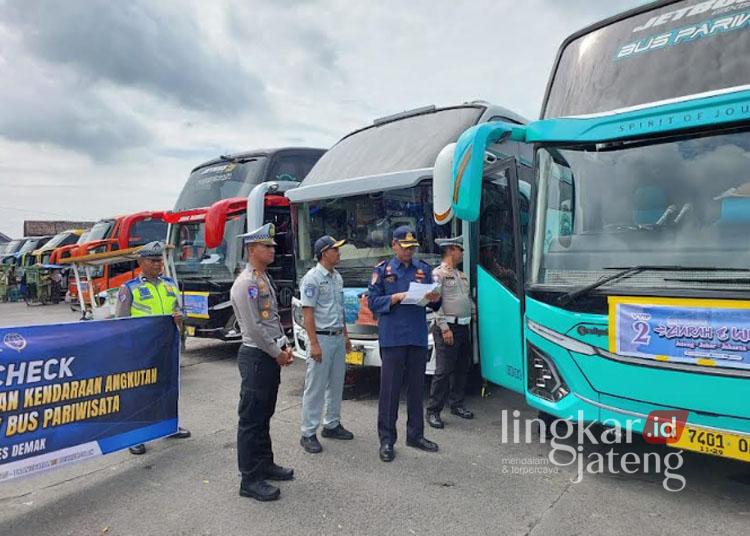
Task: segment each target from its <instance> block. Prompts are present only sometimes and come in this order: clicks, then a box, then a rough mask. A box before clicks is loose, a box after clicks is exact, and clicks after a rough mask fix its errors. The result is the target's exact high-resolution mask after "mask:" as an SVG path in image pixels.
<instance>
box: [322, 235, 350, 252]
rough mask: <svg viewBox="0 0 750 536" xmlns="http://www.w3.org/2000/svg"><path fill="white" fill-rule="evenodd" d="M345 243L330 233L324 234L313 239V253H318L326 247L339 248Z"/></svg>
mask: <svg viewBox="0 0 750 536" xmlns="http://www.w3.org/2000/svg"><path fill="white" fill-rule="evenodd" d="M344 244H346V240H336V239H335V238H333V237H332V236H330V235H324V236H321V237H320V238H318V239H317V240H316V241H315V254H316V255H320V254H321V253H323V252H324V251H325V250H327V249H331V248H340V247H341V246H343V245H344Z"/></svg>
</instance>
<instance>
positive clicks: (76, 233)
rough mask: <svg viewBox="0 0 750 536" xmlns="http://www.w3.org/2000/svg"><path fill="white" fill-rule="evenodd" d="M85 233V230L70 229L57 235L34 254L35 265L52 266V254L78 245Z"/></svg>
mask: <svg viewBox="0 0 750 536" xmlns="http://www.w3.org/2000/svg"><path fill="white" fill-rule="evenodd" d="M83 233H84V230H83V229H68V230H67V231H62V232H61V233H57V234H56V235H55V236H54V237H52V238H51V239H50V240H49V242H47V243H46V244H44V245H43V246H42V247H40V248H38V249H36V250H34V251H33V252H32V255H33V256H34V264H50V263H51V260H52V254H53V253H54V251H55V250H56V249H57V248H59V247H65V246H69V245H73V244H76V243H77V242H78V240H79V239H80V237H81V236H82V235H83Z"/></svg>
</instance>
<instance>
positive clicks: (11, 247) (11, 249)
mask: <svg viewBox="0 0 750 536" xmlns="http://www.w3.org/2000/svg"><path fill="white" fill-rule="evenodd" d="M23 241H24V239H23V238H17V239H16V240H11V241H10V242H8V244H7V245H6V246H5V251H4V253H3V254H4V255H11V254H13V253H16V252H17V251H18V249H19V248H20V247H21V246H22V245H23Z"/></svg>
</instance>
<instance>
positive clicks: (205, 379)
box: [0, 304, 750, 536]
mask: <svg viewBox="0 0 750 536" xmlns="http://www.w3.org/2000/svg"><path fill="white" fill-rule="evenodd" d="M77 317H78V315H77V314H75V313H72V312H71V311H70V310H69V309H67V308H66V307H65V306H63V305H60V306H47V307H33V308H32V307H27V306H25V305H23V304H20V305H19V304H0V325H5V326H8V325H24V324H30V323H51V322H68V321H76V320H77ZM236 349H237V348H236V346H235V345H227V344H223V343H216V342H205V341H196V340H190V341H188V347H187V351H186V352H185V353H184V354H183V363H182V400H181V418H182V421H183V424H184V425H185V426H186V427H188V428H190V430H191V431H192V432H193V437H192V438H191V439H187V440H161V441H157V442H154V443H152V444H150V445H149V451H148V453H147V454H145V455H143V456H139V457H136V456H132V455H130V454H129V453H127V452H121V453H116V454H112V455H110V456H107V457H104V458H101V459H98V460H95V461H92V462H88V463H83V464H79V465H76V466H73V467H67V468H64V469H61V470H59V471H58V472H54V473H48V474H46V475H42V476H38V477H33V478H29V479H26V480H21V481H17V482H12V483H7V484H4V485H0V534H3V535H5V534H7V535H13V536H23V535H29V536H31V535H34V536H38V535H43V534H55V535H68V534H69V535H81V534H117V535H121V534H133V535H140V534H155V535H156V534H158V535H171V534H231V535H234V534H378V535H381V534H406V535H410V534H432V535H435V534H461V533H465V534H519V535H524V534H537V535H539V534H561V535H567V534H617V535H620V534H621V535H632V534H659V535H663V536H666V535H670V534H675V535H677V534H680V535H684V534H717V535H718V534H727V535H729V534H747V533H748V532H749V531H750V466H748V465H746V464H742V463H739V462H734V461H731V460H723V459H718V458H713V457H706V456H699V455H694V454H689V453H686V454H684V455H683V461H684V463H683V465H682V466H681V467H680V468H679V469H676V470H675V471H674V472H675V473H676V474H679V475H681V476H682V477H684V479H685V481H686V488H685V489H684V490H683V491H681V492H679V493H670V492H668V491H665V490H664V488H663V486H662V484H663V481H664V475H663V474H661V473H658V474H657V473H655V472H653V471H650V472H645V471H638V472H636V473H635V474H622V472H619V473H618V474H613V473H611V472H609V471H604V472H603V473H602V474H589V473H585V474H584V475H583V478H582V479H581V481H580V482H577V483H574V482H573V481H575V480H577V479H578V473H577V469H576V467H575V466H574V465H572V466H567V467H557V466H554V465H552V464H550V463H549V461H548V455H549V451H550V448H551V447H550V444H549V443H546V444H541V443H540V442H539V439H538V436H537V435H536V434H535V435H534V440H533V441H532V443H531V444H523V443H521V444H512V443H510V444H508V443H503V441H502V438H503V415H504V414H503V411H504V410H505V411H507V412H512V411H513V410H514V409H515V410H518V411H520V417H519V419H523V418H533V417H535V414H534V413H533V412H531V411H529V410H528V408H526V407H525V406H524V404H523V401H522V400H521V398H520V397H518V396H516V395H513V394H511V393H508V392H506V391H503V390H501V389H498V388H495V389H492V390H491V396H489V397H488V398H484V399H480V398H477V397H472V398H470V400H469V403H468V405H469V406H470V407H471V408H472V409H474V410H475V412H476V414H477V417H476V419H474V420H473V421H460V420H457V419H456V418H451V416H450V415H446V417H445V420H446V428H445V429H444V430H441V431H434V430H430V429H429V428H428V432H427V436H428V437H429V438H430V439H433V440H435V441H437V442H438V443H439V444H440V452H439V453H437V454H429V453H423V452H420V451H416V450H414V449H410V448H407V447H406V446H405V445H404V444H403V434H404V420H405V411H403V410H402V419H400V420H399V433H400V434H401V435H402V437H401V438H400V439H399V442H398V443H397V445H396V460H395V461H394V462H393V463H390V464H384V463H382V462H380V461H379V460H378V456H377V447H378V444H377V433H376V429H375V422H376V414H377V399H376V396H375V394H374V393H375V392H376V388H377V386H376V385H372V386H365V388H363V389H361V390H360V391H359V393H360V396H359V398H357V399H355V400H347V401H345V402H344V405H343V417H344V424H345V425H346V426H347V428H349V429H351V430H352V431H353V432H354V434H355V436H356V437H355V439H354V441H350V442H332V441H330V440H325V439H323V440H321V441H322V442H323V447H324V452H323V453H322V454H319V455H310V454H307V453H305V452H303V451H302V449H301V448H300V446H299V443H298V442H299V424H300V403H301V398H300V397H301V391H302V385H303V378H304V367H303V364H302V363H295V364H294V365H293V366H292V367H290V368H289V369H285V370H284V371H283V374H282V385H281V389H280V392H279V402H278V406H277V413H276V416H275V417H274V419H273V421H272V425H271V433H272V436H273V440H274V449H275V453H276V456H277V460H278V462H280V463H282V464H284V465H289V466H292V467H294V469H295V472H296V475H297V478H296V480H295V481H293V482H283V483H281V486H280V487H281V490H282V498H281V500H279V501H277V502H275V503H268V504H260V503H257V502H255V501H252V500H249V499H244V498H241V497H239V496H238V495H237V487H238V483H239V479H238V475H237V471H236V451H235V426H236V413H235V410H236V403H237V399H238V388H239V376H238V373H237V371H236V363H235V357H234V356H235V353H236ZM367 387H371V389H367ZM506 415H507V413H506ZM618 449H619V450H618ZM624 450H630V451H633V452H635V453H636V454H637V455H638V456H641V457H642V456H643V454H644V453H646V452H647V451H648V452H655V453H656V454H655V455H658V456H659V457H660V459H663V458H664V456H666V455H668V454H670V453H671V452H676V451H671V450H670V449H666V448H661V447H650V446H648V445H645V444H644V443H642V442H639V441H637V439H636V442H635V443H634V444H633V445H630V446H628V447H618V448H616V452H615V454H622V453H623V451H624ZM586 453H587V454H592V453H593V454H596V453H600V454H603V453H604V449H603V447H601V446H598V447H597V446H591V445H589V446H587V447H586Z"/></svg>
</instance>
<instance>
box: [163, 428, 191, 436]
mask: <svg viewBox="0 0 750 536" xmlns="http://www.w3.org/2000/svg"><path fill="white" fill-rule="evenodd" d="M191 435H193V434H191V433H190V430H187V429H185V428H183V427H182V426H180V428H179V429H178V430H177V431H176V432H175V433H174V434H172V435H171V436H167V437H168V438H169V439H187V438H188V437H190V436H191Z"/></svg>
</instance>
